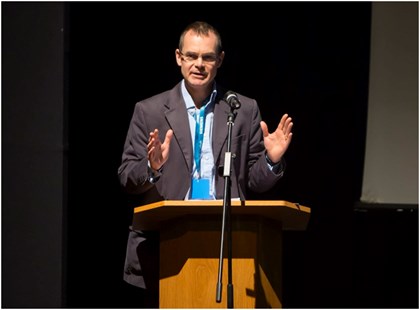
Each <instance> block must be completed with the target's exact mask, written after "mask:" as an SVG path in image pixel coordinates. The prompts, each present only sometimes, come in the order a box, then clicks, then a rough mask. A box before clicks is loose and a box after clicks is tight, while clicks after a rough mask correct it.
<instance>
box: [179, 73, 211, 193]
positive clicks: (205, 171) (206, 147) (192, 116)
mask: <svg viewBox="0 0 420 310" xmlns="http://www.w3.org/2000/svg"><path fill="white" fill-rule="evenodd" d="M181 91H182V97H183V98H184V102H185V107H186V109H187V112H188V122H189V125H190V132H191V141H192V143H193V146H192V147H193V150H194V143H195V127H196V126H195V125H196V113H197V111H199V109H197V108H196V106H195V104H194V101H193V99H192V97H191V95H190V94H189V93H188V91H187V88H186V87H185V80H182V83H181ZM216 95H217V90H216V83H214V87H213V91H212V93H211V94H210V97H209V98H208V99H207V101H205V102H203V106H204V105H206V104H207V103H209V105H208V107H207V108H206V116H205V119H206V121H205V127H204V139H203V146H202V149H201V168H200V170H201V171H200V177H201V178H202V179H209V181H210V193H209V194H210V197H211V199H215V197H216V193H215V172H216V168H215V165H214V157H213V149H212V133H213V118H214V112H213V111H214V102H215V99H216ZM192 171H193V172H192V175H191V179H192V178H194V177H198V172H197V171H196V165H195V162H194V166H193V170H192ZM190 190H191V188H190ZM190 190H188V193H187V195H186V197H185V199H189V198H190V197H191V194H190Z"/></svg>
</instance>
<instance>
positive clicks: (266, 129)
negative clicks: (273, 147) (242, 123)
mask: <svg viewBox="0 0 420 310" xmlns="http://www.w3.org/2000/svg"><path fill="white" fill-rule="evenodd" d="M260 126H261V130H262V132H263V137H264V138H265V137H267V136H268V127H267V124H266V123H265V122H264V121H261V122H260Z"/></svg>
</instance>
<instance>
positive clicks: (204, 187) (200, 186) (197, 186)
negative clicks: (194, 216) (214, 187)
mask: <svg viewBox="0 0 420 310" xmlns="http://www.w3.org/2000/svg"><path fill="white" fill-rule="evenodd" d="M191 199H211V197H210V180H209V179H193V180H192V184H191Z"/></svg>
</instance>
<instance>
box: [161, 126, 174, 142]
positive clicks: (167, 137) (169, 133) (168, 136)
mask: <svg viewBox="0 0 420 310" xmlns="http://www.w3.org/2000/svg"><path fill="white" fill-rule="evenodd" d="M173 135H174V132H173V130H172V129H169V130H168V131H167V132H166V135H165V141H164V142H163V143H165V144H169V143H171V140H172V137H173Z"/></svg>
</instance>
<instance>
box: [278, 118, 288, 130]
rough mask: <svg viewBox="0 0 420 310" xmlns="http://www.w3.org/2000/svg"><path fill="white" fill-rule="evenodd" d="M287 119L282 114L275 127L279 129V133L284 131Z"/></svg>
mask: <svg viewBox="0 0 420 310" xmlns="http://www.w3.org/2000/svg"><path fill="white" fill-rule="evenodd" d="M287 118H288V115H287V114H283V116H282V117H281V119H280V122H279V125H278V126H277V128H278V129H280V130H281V131H283V130H284V125H285V124H286V120H287Z"/></svg>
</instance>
